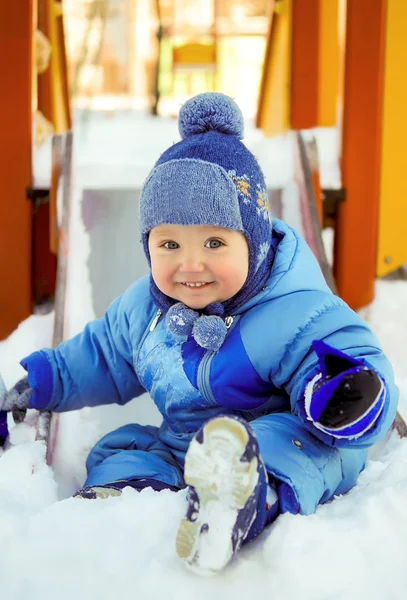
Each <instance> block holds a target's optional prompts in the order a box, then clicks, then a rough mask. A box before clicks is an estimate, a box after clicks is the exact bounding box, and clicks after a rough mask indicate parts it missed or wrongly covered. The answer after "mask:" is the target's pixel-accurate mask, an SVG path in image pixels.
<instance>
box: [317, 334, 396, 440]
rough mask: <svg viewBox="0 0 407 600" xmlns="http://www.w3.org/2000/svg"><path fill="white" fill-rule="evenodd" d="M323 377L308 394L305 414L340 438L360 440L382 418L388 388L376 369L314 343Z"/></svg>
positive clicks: (329, 432)
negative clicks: (358, 438)
mask: <svg viewBox="0 0 407 600" xmlns="http://www.w3.org/2000/svg"><path fill="white" fill-rule="evenodd" d="M312 345H313V348H314V350H315V352H316V354H317V355H318V359H319V365H320V369H321V374H320V375H318V376H317V377H315V378H314V379H313V380H312V381H311V382H310V383H309V384H308V386H307V388H306V391H305V412H306V414H307V418H308V419H309V420H311V421H312V422H313V424H314V425H315V427H317V428H318V429H320V430H321V431H323V432H324V433H327V434H329V435H332V436H333V437H336V438H357V437H360V436H361V435H363V434H364V433H365V432H366V431H368V430H369V429H370V428H371V427H372V425H373V424H374V423H375V421H376V420H377V418H378V417H379V415H380V413H381V411H382V409H383V406H384V402H385V398H386V388H385V386H384V382H383V380H382V379H381V377H380V375H379V374H378V373H377V371H375V369H373V368H371V367H369V366H367V365H366V363H365V361H364V360H363V359H356V358H353V357H352V356H348V355H347V354H345V353H344V352H340V351H339V350H336V349H335V348H332V347H331V346H329V345H328V344H326V343H325V342H321V341H314V342H313V344H312Z"/></svg>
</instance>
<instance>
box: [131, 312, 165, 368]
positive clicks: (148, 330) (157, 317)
mask: <svg viewBox="0 0 407 600" xmlns="http://www.w3.org/2000/svg"><path fill="white" fill-rule="evenodd" d="M162 314H163V313H162V310H160V309H158V310H157V312H156V313H155V315H154V317H153V320H152V321H151V323H150V327H147V328H146V330H145V331H144V333H143V336H142V338H141V340H140V343H139V345H138V349H137V352H136V355H135V357H134V361H133V363H134V365H135V366H136V365H138V357H139V354H140V350H141V348H142V346H143V344H144V340H145V339H146V337H147V336H148V334H149V333H151V332H152V331H154V329H155V328H156V327H157V324H158V321H159V320H160V318H161V315H162ZM136 368H137V367H136Z"/></svg>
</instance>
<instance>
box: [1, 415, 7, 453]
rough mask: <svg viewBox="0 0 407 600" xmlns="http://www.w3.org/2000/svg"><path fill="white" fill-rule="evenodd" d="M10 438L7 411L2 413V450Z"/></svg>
mask: <svg viewBox="0 0 407 600" xmlns="http://www.w3.org/2000/svg"><path fill="white" fill-rule="evenodd" d="M7 438H8V427H7V413H6V411H5V410H1V411H0V448H3V446H4V444H5V443H6V439H7Z"/></svg>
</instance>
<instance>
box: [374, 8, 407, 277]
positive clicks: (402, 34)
mask: <svg viewBox="0 0 407 600" xmlns="http://www.w3.org/2000/svg"><path fill="white" fill-rule="evenodd" d="M406 23H407V3H406V2H399V1H397V0H388V2H387V19H386V42H385V44H386V49H385V62H384V92H383V130H382V152H381V165H380V202H379V231H378V248H377V263H376V275H378V276H379V277H381V276H383V275H386V274H387V273H390V272H391V271H394V270H395V269H397V268H398V267H400V266H402V265H403V264H404V263H407V244H406V223H407V201H406V198H407V180H406V177H405V173H407V152H406V142H405V140H406V138H407V120H406V118H405V112H406V106H407V82H406V79H405V78H404V77H402V76H400V69H401V68H402V62H403V57H405V56H406V55H407V36H406Z"/></svg>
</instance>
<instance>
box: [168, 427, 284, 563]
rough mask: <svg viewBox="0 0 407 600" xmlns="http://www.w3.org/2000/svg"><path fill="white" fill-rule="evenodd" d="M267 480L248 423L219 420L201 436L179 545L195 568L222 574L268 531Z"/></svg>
mask: <svg viewBox="0 0 407 600" xmlns="http://www.w3.org/2000/svg"><path fill="white" fill-rule="evenodd" d="M266 478H267V474H266V471H265V469H264V465H263V463H262V461H261V458H260V454H259V448H258V444H257V441H256V439H255V437H254V436H253V434H252V432H251V430H250V428H249V427H248V426H247V424H246V423H245V422H244V421H243V420H240V419H237V418H234V417H219V418H215V419H212V420H210V421H208V422H207V423H206V424H205V425H204V427H203V428H202V429H201V430H200V431H199V432H198V433H197V435H196V436H195V438H194V439H193V440H192V441H191V443H190V446H189V448H188V451H187V454H186V457H185V468H184V479H185V482H186V483H187V484H188V485H189V490H188V492H189V497H188V508H187V513H186V516H185V518H184V519H183V520H182V521H181V524H180V527H179V530H178V534H177V540H176V549H177V553H178V556H179V557H180V558H181V560H183V561H184V563H185V564H186V565H187V566H188V567H189V568H191V569H192V570H194V571H195V572H197V573H200V574H207V573H213V572H216V571H219V570H220V569H222V568H223V567H224V566H225V565H226V564H227V563H228V562H229V560H230V558H231V557H232V555H233V554H234V553H235V552H236V551H237V550H238V549H239V548H240V546H241V545H242V543H243V542H244V540H245V538H246V536H247V534H248V532H249V531H252V530H253V532H254V530H256V531H257V532H258V533H259V532H260V531H261V530H262V529H263V527H264V525H265V523H266V519H267V513H266V494H267V484H266ZM275 499H276V496H275ZM259 507H261V509H260V510H259ZM254 535H255V533H254V534H253V536H254Z"/></svg>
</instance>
